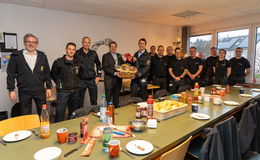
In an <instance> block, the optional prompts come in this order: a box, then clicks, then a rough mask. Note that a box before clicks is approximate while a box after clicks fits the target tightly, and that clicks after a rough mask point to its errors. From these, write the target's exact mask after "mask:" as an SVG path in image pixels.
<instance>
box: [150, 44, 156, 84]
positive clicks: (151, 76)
mask: <svg viewBox="0 0 260 160" xmlns="http://www.w3.org/2000/svg"><path fill="white" fill-rule="evenodd" d="M149 54H150V56H151V57H153V56H156V55H157V53H156V47H155V46H154V45H152V46H151V47H150V52H149ZM148 82H149V83H152V82H153V73H152V70H151V68H150V72H149V75H148Z"/></svg>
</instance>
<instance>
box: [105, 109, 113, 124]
mask: <svg viewBox="0 0 260 160" xmlns="http://www.w3.org/2000/svg"><path fill="white" fill-rule="evenodd" d="M106 124H107V125H111V124H112V117H111V114H110V112H109V111H106Z"/></svg>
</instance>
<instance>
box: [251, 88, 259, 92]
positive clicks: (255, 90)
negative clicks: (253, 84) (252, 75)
mask: <svg viewBox="0 0 260 160" xmlns="http://www.w3.org/2000/svg"><path fill="white" fill-rule="evenodd" d="M252 91H253V92H260V89H258V88H253V89H252Z"/></svg>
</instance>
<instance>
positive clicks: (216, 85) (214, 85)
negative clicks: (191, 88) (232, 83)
mask: <svg viewBox="0 0 260 160" xmlns="http://www.w3.org/2000/svg"><path fill="white" fill-rule="evenodd" d="M212 86H213V87H221V85H219V84H213V85H212Z"/></svg>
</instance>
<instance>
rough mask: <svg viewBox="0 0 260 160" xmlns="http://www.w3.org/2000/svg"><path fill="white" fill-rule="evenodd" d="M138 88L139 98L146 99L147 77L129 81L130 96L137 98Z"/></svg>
mask: <svg viewBox="0 0 260 160" xmlns="http://www.w3.org/2000/svg"><path fill="white" fill-rule="evenodd" d="M138 87H139V88H140V92H141V98H142V99H143V100H144V101H145V100H146V99H147V77H142V78H137V79H133V80H132V81H131V96H132V97H138Z"/></svg>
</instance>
